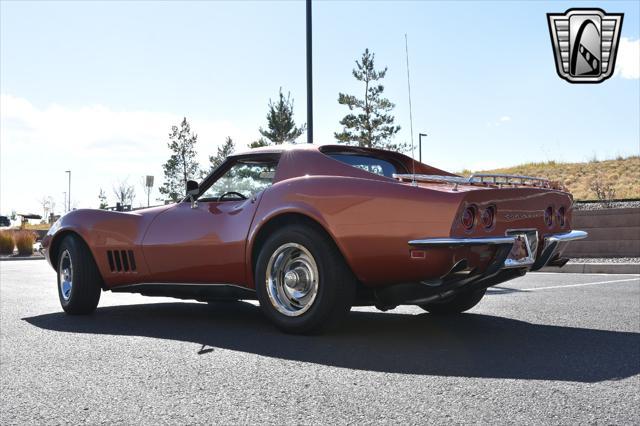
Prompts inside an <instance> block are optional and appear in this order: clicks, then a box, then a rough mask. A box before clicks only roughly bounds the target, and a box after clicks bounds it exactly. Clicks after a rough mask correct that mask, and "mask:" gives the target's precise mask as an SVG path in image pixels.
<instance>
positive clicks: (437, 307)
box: [418, 288, 487, 315]
mask: <svg viewBox="0 0 640 426" xmlns="http://www.w3.org/2000/svg"><path fill="white" fill-rule="evenodd" d="M486 291H487V290H486V289H484V288H483V289H481V290H474V291H466V292H462V293H459V294H457V295H455V296H453V297H451V298H450V299H446V300H443V301H441V302H434V303H425V304H424V305H418V306H420V307H421V308H422V309H424V310H425V311H427V312H429V313H431V314H440V315H446V314H459V313H461V312H464V311H468V310H469V309H471V308H473V307H474V306H476V305H477V304H478V303H480V300H482V298H483V297H484V294H485V293H486Z"/></svg>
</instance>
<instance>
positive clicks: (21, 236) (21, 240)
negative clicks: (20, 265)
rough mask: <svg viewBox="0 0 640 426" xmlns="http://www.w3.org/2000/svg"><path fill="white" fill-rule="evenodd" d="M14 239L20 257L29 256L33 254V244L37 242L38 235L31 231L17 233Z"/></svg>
mask: <svg viewBox="0 0 640 426" xmlns="http://www.w3.org/2000/svg"><path fill="white" fill-rule="evenodd" d="M13 238H14V240H15V242H16V247H17V248H18V254H19V255H20V256H29V255H32V254H33V243H35V242H36V234H35V233H34V232H31V231H17V232H16V233H15V234H13Z"/></svg>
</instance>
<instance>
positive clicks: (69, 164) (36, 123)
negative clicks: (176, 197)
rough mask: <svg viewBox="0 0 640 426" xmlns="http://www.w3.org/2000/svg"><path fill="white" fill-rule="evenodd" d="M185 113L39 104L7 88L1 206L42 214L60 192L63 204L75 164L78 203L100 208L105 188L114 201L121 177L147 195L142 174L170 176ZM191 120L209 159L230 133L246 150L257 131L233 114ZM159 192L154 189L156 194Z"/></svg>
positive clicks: (0, 139) (1, 114) (1, 118)
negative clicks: (174, 132)
mask: <svg viewBox="0 0 640 426" xmlns="http://www.w3.org/2000/svg"><path fill="white" fill-rule="evenodd" d="M181 119H182V116H180V115H177V114H174V113H164V112H148V111H117V110H114V109H111V108H108V107H106V106H103V105H89V106H82V107H67V106H62V105H56V104H53V105H49V106H46V107H44V108H38V107H36V106H34V105H33V104H32V103H30V102H29V101H28V100H26V99H23V98H20V97H16V96H12V95H7V94H2V95H0V128H1V133H0V143H1V145H0V146H1V150H2V159H1V174H2V176H1V177H2V179H1V181H0V192H1V194H2V195H1V199H0V201H1V205H0V211H1V212H8V211H10V210H11V209H16V210H18V211H19V212H20V211H33V212H36V213H37V212H38V202H37V200H38V199H40V198H42V197H43V196H52V197H54V198H55V199H56V200H57V205H58V206H59V207H58V211H60V209H61V208H62V205H63V201H62V199H63V191H66V190H67V180H66V175H65V173H64V171H65V170H68V169H71V170H72V182H71V186H72V187H71V192H72V200H73V201H74V202H75V203H76V204H77V206H78V207H95V206H96V205H97V195H98V191H99V189H100V188H101V187H102V188H103V189H104V190H105V192H106V193H107V195H108V196H109V198H110V201H113V194H112V186H113V184H114V183H116V182H117V181H119V180H123V179H127V178H128V181H129V183H130V184H134V185H136V192H137V194H138V198H139V200H142V198H143V197H142V187H141V186H140V185H139V181H140V179H141V177H142V176H143V175H147V174H151V175H154V176H155V177H156V187H157V186H159V185H160V184H161V183H162V168H161V165H162V163H164V162H165V161H166V160H167V158H168V156H169V151H168V148H167V145H166V144H167V139H168V138H167V135H168V133H169V131H170V128H171V126H172V125H176V124H178V123H179V122H180V120H181ZM189 119H190V123H191V128H192V130H193V131H195V132H196V133H197V134H198V145H199V146H198V152H199V154H200V157H201V163H203V164H204V163H205V162H206V161H207V157H208V155H209V154H212V153H214V152H215V150H216V147H217V146H218V145H219V144H220V143H222V142H223V141H224V138H225V137H226V136H231V137H233V138H234V140H236V142H237V146H238V147H239V148H240V149H241V147H242V146H243V145H244V144H246V143H247V142H248V141H249V140H250V137H251V136H252V135H251V134H247V133H246V132H242V131H240V130H239V129H238V128H237V127H236V126H235V125H234V124H233V123H231V122H229V121H214V120H210V119H201V118H198V117H195V118H193V119H191V117H189ZM157 196H158V195H157V192H156V191H154V195H153V198H154V199H155V198H156V197H157Z"/></svg>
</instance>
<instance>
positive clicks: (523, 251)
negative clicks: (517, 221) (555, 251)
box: [504, 234, 534, 268]
mask: <svg viewBox="0 0 640 426" xmlns="http://www.w3.org/2000/svg"><path fill="white" fill-rule="evenodd" d="M514 236H515V241H514V243H513V247H511V252H510V253H509V256H507V260H505V262H504V266H505V267H507V268H517V267H520V266H528V265H532V264H533V262H534V259H533V256H532V255H531V248H530V247H529V241H528V240H527V237H526V235H522V234H518V235H514Z"/></svg>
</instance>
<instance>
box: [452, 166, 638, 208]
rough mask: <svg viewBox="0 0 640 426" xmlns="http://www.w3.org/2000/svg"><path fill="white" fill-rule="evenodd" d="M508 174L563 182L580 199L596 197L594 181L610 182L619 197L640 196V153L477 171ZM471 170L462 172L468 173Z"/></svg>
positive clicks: (616, 196)
mask: <svg viewBox="0 0 640 426" xmlns="http://www.w3.org/2000/svg"><path fill="white" fill-rule="evenodd" d="M479 172H482V173H507V174H516V175H526V176H539V177H544V178H547V179H550V180H552V181H558V182H561V183H563V184H564V185H565V186H566V187H567V188H568V189H569V191H570V192H571V193H572V194H573V197H574V198H575V199H576V200H595V199H597V196H596V193H595V192H594V190H593V189H592V186H593V185H592V183H593V182H594V181H596V180H598V181H600V182H603V183H604V184H605V185H609V186H611V187H612V188H613V190H614V191H615V198H617V199H627V198H640V156H633V157H628V158H618V159H615V160H603V161H597V160H592V161H589V162H588V163H557V162H555V161H548V162H545V163H527V164H522V165H520V166H515V167H507V168H503V169H495V170H481V171H480V170H479V171H477V172H476V173H479ZM470 173H471V171H470V170H463V171H462V172H461V173H460V174H462V175H465V176H468V175H469V174H470Z"/></svg>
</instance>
